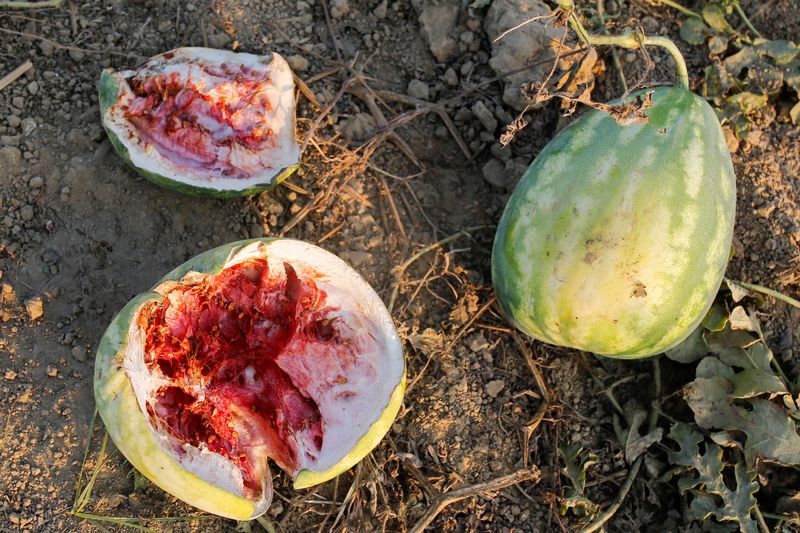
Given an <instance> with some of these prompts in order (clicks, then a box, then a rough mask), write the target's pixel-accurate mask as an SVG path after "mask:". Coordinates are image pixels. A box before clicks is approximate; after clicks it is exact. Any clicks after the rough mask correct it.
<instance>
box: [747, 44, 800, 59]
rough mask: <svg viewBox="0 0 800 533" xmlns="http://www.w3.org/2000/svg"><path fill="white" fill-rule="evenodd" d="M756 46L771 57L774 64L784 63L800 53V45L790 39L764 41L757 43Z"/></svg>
mask: <svg viewBox="0 0 800 533" xmlns="http://www.w3.org/2000/svg"><path fill="white" fill-rule="evenodd" d="M757 48H758V49H759V50H763V51H764V53H765V54H766V55H768V56H769V57H771V58H772V60H773V61H774V62H775V64H776V65H785V64H786V63H789V62H791V61H792V60H793V59H794V58H795V57H797V56H798V54H800V47H798V46H797V45H796V44H794V43H793V42H792V41H785V40H777V41H764V42H763V43H759V44H758V45H757Z"/></svg>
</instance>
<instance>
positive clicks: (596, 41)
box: [558, 0, 689, 91]
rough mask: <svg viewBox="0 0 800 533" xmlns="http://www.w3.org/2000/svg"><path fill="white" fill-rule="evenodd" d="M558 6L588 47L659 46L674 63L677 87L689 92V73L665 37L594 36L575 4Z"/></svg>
mask: <svg viewBox="0 0 800 533" xmlns="http://www.w3.org/2000/svg"><path fill="white" fill-rule="evenodd" d="M558 6H559V7H560V8H561V9H563V10H564V11H566V12H567V13H568V14H569V24H570V26H572V29H573V30H574V31H575V33H577V34H578V38H579V39H580V40H581V41H583V42H585V43H586V44H588V45H589V46H603V45H609V46H620V47H622V48H631V49H637V48H641V47H642V46H659V47H661V48H663V49H665V50H666V51H667V52H669V55H671V56H672V59H673V60H674V61H675V75H676V76H677V78H678V80H677V81H678V85H680V86H681V87H682V88H684V89H686V90H687V91H688V90H689V71H688V70H687V69H686V61H685V60H684V59H683V55H681V52H680V50H678V47H677V46H675V43H674V42H672V41H671V40H670V39H668V38H666V37H652V36H649V35H645V34H643V33H642V32H639V31H626V32H624V33H620V34H618V35H594V34H591V33H589V32H588V31H586V28H584V27H583V24H582V23H581V21H580V19H579V18H578V17H577V16H576V15H575V3H574V2H573V0H558Z"/></svg>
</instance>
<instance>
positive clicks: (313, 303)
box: [138, 258, 375, 493]
mask: <svg viewBox="0 0 800 533" xmlns="http://www.w3.org/2000/svg"><path fill="white" fill-rule="evenodd" d="M278 265H280V263H279V264H278ZM271 267H272V268H271ZM328 300H329V299H328V296H327V294H326V293H325V291H323V290H322V289H320V288H319V287H318V286H317V283H315V280H314V278H313V276H312V275H310V274H309V273H308V272H306V273H304V274H302V276H301V275H298V273H297V272H296V271H295V269H294V268H293V267H292V266H291V265H289V264H288V263H283V264H282V268H276V265H275V263H272V264H270V263H268V261H267V260H265V259H263V258H253V259H248V260H246V261H244V262H242V263H238V264H235V265H232V266H229V267H227V268H225V269H224V270H223V271H222V272H220V273H219V274H217V275H216V276H203V277H201V278H200V279H199V280H194V281H193V282H192V284H187V283H181V284H178V285H177V286H176V287H175V288H174V289H172V290H171V291H170V292H168V293H167V294H166V296H165V298H164V300H163V301H162V302H161V303H155V302H154V303H152V304H150V305H149V306H147V307H145V308H144V309H143V310H142V311H141V313H140V314H139V317H138V322H139V326H140V327H141V328H142V330H143V331H144V332H145V334H146V341H145V346H144V364H145V365H146V367H147V369H148V371H149V372H150V373H151V374H152V375H153V376H156V377H158V379H159V380H160V381H161V382H162V384H161V385H160V386H158V387H156V388H153V389H151V392H150V397H149V398H147V400H146V403H145V406H146V411H147V415H148V418H149V419H150V423H151V424H152V425H153V427H154V429H155V430H156V431H157V432H159V433H166V434H167V435H169V436H170V439H171V441H172V444H173V448H174V451H175V453H177V454H180V453H182V449H183V447H184V445H185V444H189V445H191V446H192V447H195V448H206V449H207V450H209V451H211V452H214V453H217V454H220V455H222V456H224V457H226V458H228V459H229V460H230V461H231V462H232V463H233V464H235V465H237V466H238V468H239V469H240V471H241V474H242V477H243V481H244V488H245V490H247V491H250V492H251V493H257V492H259V491H260V490H261V480H262V478H263V477H264V475H268V471H266V468H267V467H266V459H267V457H269V458H272V459H273V460H274V461H275V462H276V463H277V464H278V465H279V466H280V467H281V468H283V469H284V470H286V471H287V472H290V473H292V474H294V473H296V472H297V471H298V470H299V468H301V467H302V466H303V465H308V464H313V463H314V462H315V461H316V460H317V456H318V455H319V454H320V451H321V450H322V448H323V442H324V439H325V437H326V434H325V430H326V421H325V420H324V416H323V413H324V409H323V411H322V412H321V410H320V405H319V403H321V402H322V401H323V400H322V398H325V397H326V395H325V392H323V391H328V392H331V390H332V389H336V392H335V394H334V397H333V401H334V402H340V403H343V404H345V405H346V404H347V402H348V400H349V398H350V396H356V395H357V394H359V391H358V390H355V389H356V388H357V387H358V386H362V387H363V386H364V385H363V382H362V381H363V378H364V376H365V375H367V376H369V375H371V377H372V378H374V377H375V369H374V368H373V367H372V366H370V363H369V362H366V363H365V361H364V360H363V359H360V358H359V356H358V354H359V353H363V352H365V351H373V353H374V350H375V347H374V346H365V344H367V343H368V342H369V341H365V340H364V337H363V335H358V334H357V332H355V331H354V330H353V329H351V328H350V326H348V324H347V323H346V321H345V320H343V319H340V317H339V316H338V315H337V313H338V312H339V309H338V308H337V307H336V306H334V305H331V303H330V302H329V301H328ZM365 364H366V368H365ZM351 378H352V379H353V380H354V381H356V382H362V384H361V385H359V384H358V383H353V389H354V390H349V389H348V387H347V386H346V384H347V383H348V379H351ZM367 381H368V380H367ZM315 399H316V400H315ZM341 408H344V407H341Z"/></svg>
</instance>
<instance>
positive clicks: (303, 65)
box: [286, 54, 311, 72]
mask: <svg viewBox="0 0 800 533" xmlns="http://www.w3.org/2000/svg"><path fill="white" fill-rule="evenodd" d="M286 62H287V63H289V66H290V67H292V70H294V71H296V72H305V71H307V70H308V67H309V66H311V64H310V63H309V62H308V59H306V58H305V57H303V56H301V55H299V54H295V55H292V56H289V57H287V58H286Z"/></svg>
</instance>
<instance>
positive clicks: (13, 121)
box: [6, 115, 20, 129]
mask: <svg viewBox="0 0 800 533" xmlns="http://www.w3.org/2000/svg"><path fill="white" fill-rule="evenodd" d="M6 120H7V121H8V125H9V126H11V127H12V128H15V129H16V128H18V127H19V124H20V118H19V117H18V116H17V115H8V118H7V119H6Z"/></svg>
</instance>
